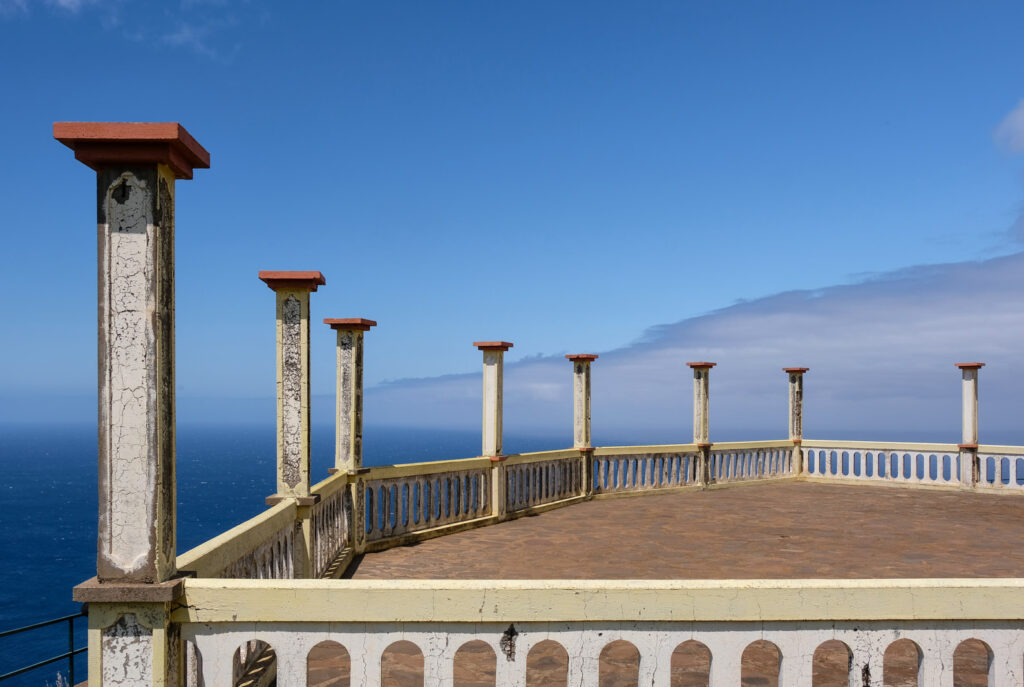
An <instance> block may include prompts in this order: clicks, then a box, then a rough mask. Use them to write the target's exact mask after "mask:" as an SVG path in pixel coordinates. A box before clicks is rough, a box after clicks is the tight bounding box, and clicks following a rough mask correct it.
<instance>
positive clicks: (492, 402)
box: [473, 341, 512, 458]
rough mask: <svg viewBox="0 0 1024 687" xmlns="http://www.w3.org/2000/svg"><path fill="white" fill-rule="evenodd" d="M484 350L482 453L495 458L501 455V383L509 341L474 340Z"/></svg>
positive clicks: (509, 346) (509, 345)
mask: <svg viewBox="0 0 1024 687" xmlns="http://www.w3.org/2000/svg"><path fill="white" fill-rule="evenodd" d="M473 345H474V346H476V347H477V348H479V349H480V350H481V351H483V352H484V404H483V406H484V418H483V420H484V421H483V448H482V449H481V453H480V455H482V456H487V457H490V458H493V457H495V456H500V455H501V383H502V374H503V372H504V358H505V351H507V350H508V349H510V348H512V344H511V343H509V342H508V341H474V342H473Z"/></svg>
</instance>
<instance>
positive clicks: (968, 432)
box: [960, 367, 978, 444]
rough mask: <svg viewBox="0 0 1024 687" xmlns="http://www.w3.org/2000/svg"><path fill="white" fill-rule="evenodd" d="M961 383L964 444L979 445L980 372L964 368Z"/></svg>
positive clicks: (975, 369) (962, 441)
mask: <svg viewBox="0 0 1024 687" xmlns="http://www.w3.org/2000/svg"><path fill="white" fill-rule="evenodd" d="M962 372H963V381H962V382H961V396H962V399H963V402H962V414H963V427H962V429H963V434H962V436H963V439H962V440H961V442H960V443H962V444H977V443H978V370H977V368H966V367H965V368H963V369H962Z"/></svg>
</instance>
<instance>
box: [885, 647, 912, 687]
mask: <svg viewBox="0 0 1024 687" xmlns="http://www.w3.org/2000/svg"><path fill="white" fill-rule="evenodd" d="M920 673H921V648H920V647H919V646H917V644H915V643H914V642H913V641H911V640H909V639H897V640H896V641H895V642H893V643H892V644H890V645H889V646H888V647H887V648H886V650H885V654H884V655H883V657H882V685H883V687H918V681H917V679H918V677H919V675H920Z"/></svg>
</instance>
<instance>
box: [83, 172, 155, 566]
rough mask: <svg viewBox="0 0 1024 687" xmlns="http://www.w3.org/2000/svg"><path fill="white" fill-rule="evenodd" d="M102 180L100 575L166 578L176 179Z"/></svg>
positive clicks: (142, 175) (149, 175) (110, 176)
mask: <svg viewBox="0 0 1024 687" xmlns="http://www.w3.org/2000/svg"><path fill="white" fill-rule="evenodd" d="M99 183H100V186H101V189H103V196H102V199H101V201H100V202H101V206H100V214H101V220H103V219H105V220H106V221H105V222H103V221H101V222H100V224H99V227H98V229H99V251H98V253H99V299H98V303H99V329H100V332H99V333H100V339H99V363H100V368H99V410H100V418H99V429H100V442H99V443H100V445H99V459H100V468H99V472H100V475H99V477H100V517H99V551H98V561H97V573H98V575H99V576H100V578H101V579H105V580H114V579H121V580H132V581H139V582H150V581H160V580H163V579H167V578H168V577H169V576H170V575H172V574H173V570H174V484H173V478H174V477H173V476H174V420H173V418H174V388H173V386H174V370H173V366H174V362H173V361H174V319H173V318H174V293H173V290H174V279H173V270H174V252H173V251H174V248H173V241H174V234H173V232H174V219H173V183H174V180H173V177H171V176H170V175H169V174H167V173H166V172H165V171H162V170H158V169H157V168H155V167H153V168H143V169H140V170H138V173H136V172H133V171H125V172H123V173H120V174H115V173H112V172H109V173H107V174H105V175H100V177H99ZM154 215H156V216H154Z"/></svg>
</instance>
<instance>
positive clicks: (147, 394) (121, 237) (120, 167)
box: [53, 122, 210, 583]
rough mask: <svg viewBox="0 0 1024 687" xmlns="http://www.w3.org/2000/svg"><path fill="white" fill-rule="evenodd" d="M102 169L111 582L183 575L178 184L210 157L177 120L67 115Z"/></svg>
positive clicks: (57, 132) (106, 528)
mask: <svg viewBox="0 0 1024 687" xmlns="http://www.w3.org/2000/svg"><path fill="white" fill-rule="evenodd" d="M53 135H54V138H56V139H57V140H58V141H60V142H61V143H63V144H64V145H66V146H68V147H69V148H71V149H72V150H74V151H75V158H77V159H78V160H79V161H81V162H83V163H85V164H86V165H87V166H89V167H90V168H92V169H94V170H95V171H96V198H97V208H96V214H97V220H98V234H99V244H98V257H99V289H98V295H99V298H98V306H99V307H98V310H99V356H98V357H99V486H100V489H99V547H98V556H97V562H96V573H97V577H98V578H99V580H100V581H103V582H115V581H116V582H143V583H153V582H163V581H165V580H168V579H170V578H171V577H173V576H174V574H175V572H176V570H175V566H174V558H175V544H176V542H175V481H174V184H175V180H176V179H191V178H192V170H193V169H194V168H197V167H203V168H205V167H209V166H210V155H209V153H207V152H206V150H204V149H203V147H202V146H200V145H199V144H198V143H197V142H196V141H195V139H193V138H192V137H191V136H190V135H189V134H188V132H187V131H185V129H184V128H183V127H182V126H181V125H179V124H176V123H166V124H139V123H136V124H115V123H98V122H89V123H86V122H59V123H56V124H54V125H53Z"/></svg>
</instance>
